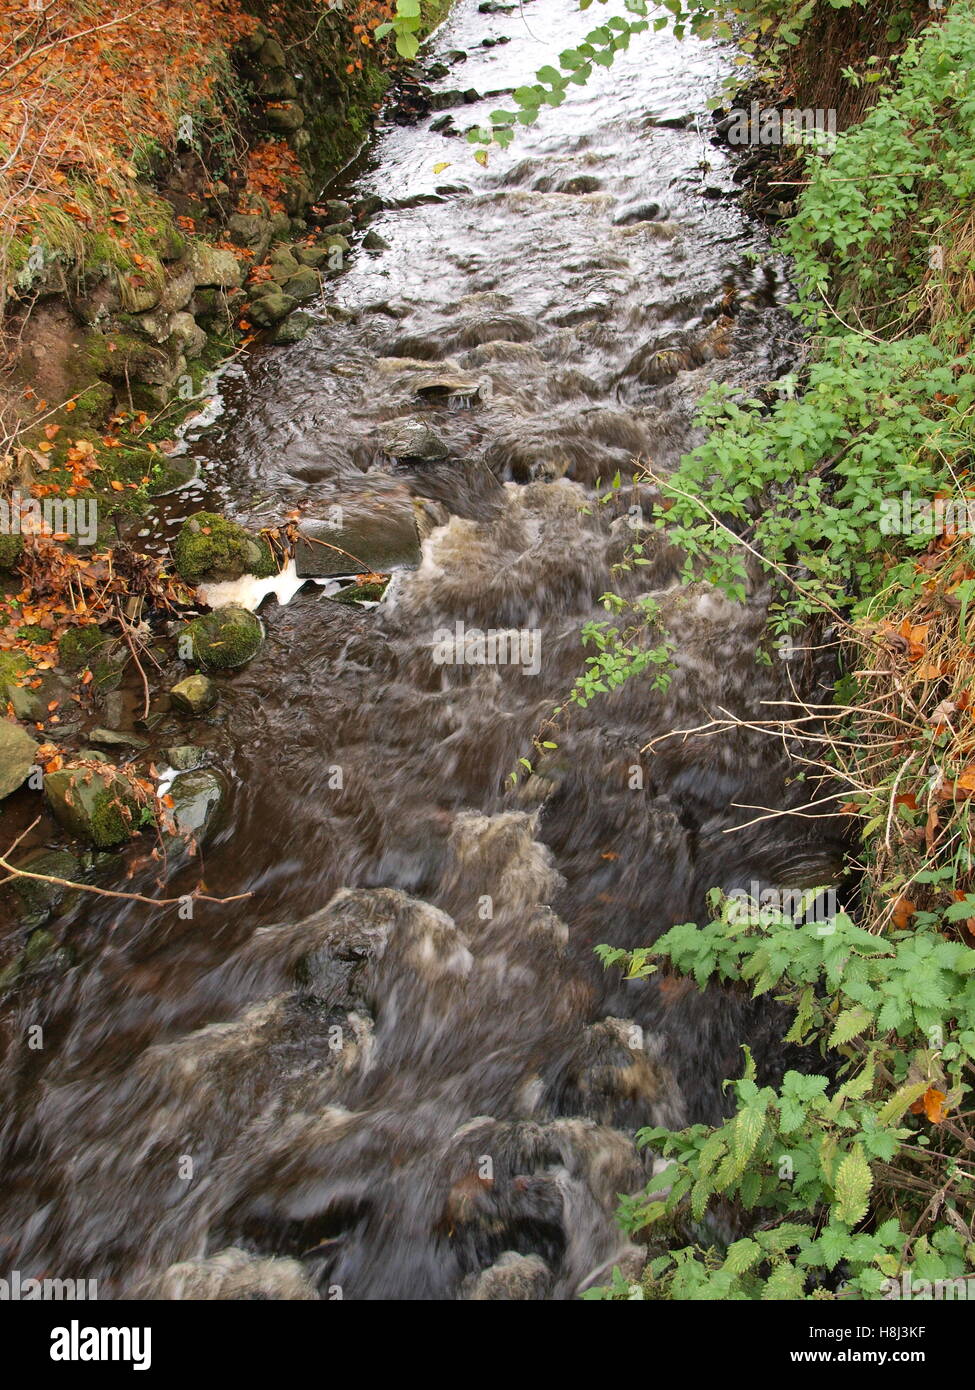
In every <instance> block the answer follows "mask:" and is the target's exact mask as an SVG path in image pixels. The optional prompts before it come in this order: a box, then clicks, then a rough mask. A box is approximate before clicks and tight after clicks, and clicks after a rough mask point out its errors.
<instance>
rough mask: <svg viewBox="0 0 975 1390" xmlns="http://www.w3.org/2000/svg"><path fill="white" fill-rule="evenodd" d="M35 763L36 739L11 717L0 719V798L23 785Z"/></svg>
mask: <svg viewBox="0 0 975 1390" xmlns="http://www.w3.org/2000/svg"><path fill="white" fill-rule="evenodd" d="M36 763H37V742H36V740H34V739H32V738H31V736H30V734H29V733H28V732H27V730H26V729H22V728H21V727H20V725H19V724H15V723H14V721H13V720H12V719H0V798H3V797H5V796H9V795H10V793H11V792H15V791H16V790H17V788H18V787H20V786H23V784H24V783H25V782H26V781H27V778H28V777H29V776H30V772H31V769H32V768H33V767H34V766H35V765H36Z"/></svg>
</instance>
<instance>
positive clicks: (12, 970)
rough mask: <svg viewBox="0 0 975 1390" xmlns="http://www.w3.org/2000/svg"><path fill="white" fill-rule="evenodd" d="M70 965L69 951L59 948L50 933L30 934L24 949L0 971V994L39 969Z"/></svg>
mask: <svg viewBox="0 0 975 1390" xmlns="http://www.w3.org/2000/svg"><path fill="white" fill-rule="evenodd" d="M71 963H72V953H71V951H70V950H69V949H68V948H67V947H65V946H60V947H59V946H58V944H57V942H56V941H55V939H54V937H53V936H52V935H51V933H50V932H47V931H34V932H31V934H30V936H29V937H28V938H27V945H26V946H25V947H24V949H23V950H22V951H20V952H19V953H18V954H17V955H16V956H15V957H14V959H13V960H12V961H11V962H10V964H9V965H8V966H7V967H6V969H5V970H3V971H0V994H2V993H5V992H6V991H7V990H10V989H13V988H14V986H15V985H16V984H18V983H19V981H20V980H22V979H23V978H24V977H25V976H27V975H30V974H33V973H34V972H35V971H38V970H40V969H41V967H50V966H54V967H55V968H59V969H66V968H67V967H68V966H69V965H71Z"/></svg>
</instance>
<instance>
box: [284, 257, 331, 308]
mask: <svg viewBox="0 0 975 1390" xmlns="http://www.w3.org/2000/svg"><path fill="white" fill-rule="evenodd" d="M321 288H322V281H321V276H320V275H319V274H318V271H317V270H314V269H313V268H312V267H311V266H310V265H303V266H299V267H298V269H297V271H296V272H295V274H294V275H292V276H290V277H289V278H288V279H287V280H286V281H285V283H284V292H285V294H290V295H291V297H292V298H293V299H297V300H299V301H301V300H307V299H314V298H315V296H316V295H317V294H320V293H321Z"/></svg>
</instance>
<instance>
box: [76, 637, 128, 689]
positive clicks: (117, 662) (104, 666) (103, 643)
mask: <svg viewBox="0 0 975 1390" xmlns="http://www.w3.org/2000/svg"><path fill="white" fill-rule="evenodd" d="M128 659H129V652H128V648H127V647H126V646H125V644H124V643H123V642H122V641H121V640H120V639H118V638H115V637H107V636H106V635H105V633H104V632H102V630H101V628H100V627H98V626H97V625H96V624H94V623H92V624H91V625H90V626H88V627H70V628H68V630H67V632H65V633H63V634H62V635H61V637H60V638H59V639H58V660H59V662H60V664H61V666H62V667H63V668H64V670H65V671H68V672H71V673H73V672H75V671H84V670H85V669H86V668H87V669H88V670H90V671H91V674H92V677H93V680H92V684H93V685H94V686H95V687H96V688H97V689H98V690H101V691H105V690H115V689H116V687H117V686H118V685H119V684H120V683H121V680H122V672H123V670H124V669H125V665H126V662H127V661H128Z"/></svg>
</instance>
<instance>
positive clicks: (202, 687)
mask: <svg viewBox="0 0 975 1390" xmlns="http://www.w3.org/2000/svg"><path fill="white" fill-rule="evenodd" d="M169 693H170V695H171V697H172V701H173V704H174V705H175V706H176V708H177V709H180V710H183V711H185V713H187V714H193V715H200V714H206V712H207V710H210V709H212V708H213V706H214V705H215V704H216V703H217V687H216V686H215V685H214V683H213V681H212V680H210V678H209V677H208V676H200V675H197V676H187V677H186V679H185V680H184V681H180V682H179V683H178V684H177V685H174V686H173V688H172V689H171V690H170V692H169ZM178 766H179V764H178V763H173V767H178Z"/></svg>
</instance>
